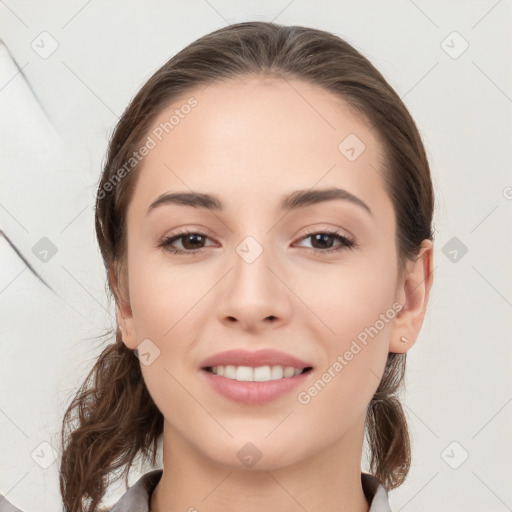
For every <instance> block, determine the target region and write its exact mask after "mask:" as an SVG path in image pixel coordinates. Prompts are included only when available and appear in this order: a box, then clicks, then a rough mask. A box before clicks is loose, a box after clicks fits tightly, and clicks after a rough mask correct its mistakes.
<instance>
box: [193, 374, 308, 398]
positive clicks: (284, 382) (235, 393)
mask: <svg viewBox="0 0 512 512" xmlns="http://www.w3.org/2000/svg"><path fill="white" fill-rule="evenodd" d="M311 372H312V370H310V371H308V372H306V373H301V374H300V375H295V376H293V377H286V378H283V379H278V380H269V381H266V382H251V381H238V380H233V379H228V378H226V377H221V376H220V375H216V374H214V373H210V372H209V371H208V370H205V369H204V368H203V369H202V370H201V373H202V374H203V375H204V376H205V377H206V379H207V381H208V383H209V384H210V385H211V386H212V388H213V389H214V390H215V391H216V392H217V393H219V394H220V395H222V396H223V397H224V398H228V399H229V400H232V401H234V402H237V403H239V404H245V405H263V404H266V403H269V402H271V401H273V400H276V399H277V398H279V397H281V396H283V395H285V394H286V393H289V392H290V391H292V390H293V389H294V388H296V387H298V386H299V385H300V384H303V383H304V380H305V379H307V378H308V377H309V375H310V373H311Z"/></svg>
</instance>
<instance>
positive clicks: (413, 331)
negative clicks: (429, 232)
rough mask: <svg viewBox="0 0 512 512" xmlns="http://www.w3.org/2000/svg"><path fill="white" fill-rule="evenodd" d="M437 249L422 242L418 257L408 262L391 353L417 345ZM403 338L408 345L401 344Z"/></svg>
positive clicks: (400, 291) (399, 289)
mask: <svg viewBox="0 0 512 512" xmlns="http://www.w3.org/2000/svg"><path fill="white" fill-rule="evenodd" d="M433 259H434V250H433V245H432V242H431V241H430V240H423V242H422V243H421V248H420V251H419V254H418V257H417V258H416V260H414V261H409V262H408V264H407V271H406V274H405V277H404V281H403V282H401V283H400V284H399V288H398V290H397V291H398V295H397V300H398V301H399V302H400V304H401V305H402V309H401V310H400V312H399V313H398V314H397V315H396V317H395V321H394V325H393V331H392V337H391V340H390V343H389V351H390V352H395V353H403V352H407V351H408V350H409V349H410V348H411V347H412V346H413V345H414V343H415V342H416V340H417V338H418V336H419V333H420V330H421V326H422V325H423V320H424V318H425V312H426V309H427V303H428V297H429V294H430V289H431V288H432V281H433V277H434V276H433V273H432V268H433ZM402 337H404V338H405V339H406V340H407V343H404V342H403V341H401V338H402Z"/></svg>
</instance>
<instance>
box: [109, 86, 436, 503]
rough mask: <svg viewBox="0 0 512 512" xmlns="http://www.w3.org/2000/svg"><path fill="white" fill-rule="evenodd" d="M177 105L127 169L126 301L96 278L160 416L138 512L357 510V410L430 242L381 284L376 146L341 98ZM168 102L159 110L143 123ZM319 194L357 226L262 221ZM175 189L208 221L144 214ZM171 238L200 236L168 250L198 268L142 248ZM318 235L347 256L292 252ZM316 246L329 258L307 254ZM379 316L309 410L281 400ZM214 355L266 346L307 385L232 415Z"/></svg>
mask: <svg viewBox="0 0 512 512" xmlns="http://www.w3.org/2000/svg"><path fill="white" fill-rule="evenodd" d="M190 96H194V97H195V98H196V99H197V101H198V105H197V106H196V107H195V108H194V109H193V110H192V111H191V113H190V114H188V116H186V117H185V118H184V119H181V120H180V124H179V125H178V126H176V127H175V128H174V129H173V131H172V132H171V133H169V134H168V135H166V136H165V138H164V139H163V140H162V141H161V142H160V143H159V144H158V145H157V147H155V148H154V149H152V150H151V151H150V152H149V154H148V155H147V156H146V157H145V158H144V160H143V162H142V167H141V168H139V170H140V175H139V176H138V180H137V183H136V187H135V190H134V195H133V197H132V200H131V202H130V204H129V207H128V211H127V241H128V242H127V251H128V253H127V254H128V264H127V277H128V284H127V286H126V287H125V288H121V287H120V286H119V283H118V281H117V280H116V278H115V276H114V275H113V274H112V273H110V274H109V277H110V279H111V283H112V285H113V286H114V287H115V289H116V290H118V291H119V294H120V297H122V298H121V299H119V300H118V303H117V318H118V323H119V326H120V328H121V332H122V334H123V341H124V343H125V344H126V346H127V347H129V348H130V349H135V348H137V346H138V345H139V344H140V343H141V342H142V341H143V340H145V339H148V338H149V339H150V340H151V342H152V343H154V345H156V346H157V347H158V349H159V350H160V355H159V356H158V357H157V358H156V359H155V360H154V361H153V362H152V363H151V364H150V365H148V366H146V365H143V364H142V363H141V369H142V372H143V376H144V379H145V382H146V384H147V387H148V389H149V392H150V394H151V396H152V397H153V399H154V401H155V403H156V405H157V407H158V408H159V410H160V411H161V412H162V414H163V416H164V437H163V458H164V470H163V475H162V479H161V481H160V482H159V484H158V485H157V487H156V489H155V491H154V493H153V495H152V498H151V512H177V511H186V510H194V509H193V508H191V507H194V508H195V509H196V510H200V511H201V512H206V511H212V512H213V511H218V510H223V511H226V512H229V511H234V510H244V511H245V512H255V511H261V510H281V511H286V512H291V511H298V510H300V511H303V510H304V509H306V510H308V511H309V512H316V511H321V510H322V511H323V510H339V511H347V512H348V511H350V512H356V511H357V512H362V511H367V510H368V508H369V505H368V502H367V501H366V499H365V496H364V493H363V490H362V486H361V456H362V443H363V432H364V430H363V429H364V419H365V413H366V407H367V405H368V403H369V401H370V400H371V398H372V396H373V394H374V392H375V390H376V389H377V386H378V384H379V380H380V377H381V375H382V372H383V370H384V367H385V362H386V356H387V354H388V352H390V351H391V352H404V351H406V350H409V349H410V348H411V347H412V346H413V345H414V342H415V341H416V338H417V336H418V334H419V331H420V328H421V325H422V323H423V318H424V315H425V309H426V305H427V301H428V295H429V291H430V287H431V284H432V273H431V272H432V244H431V243H430V242H429V241H428V240H426V241H424V242H423V244H422V248H421V251H420V255H419V257H418V259H417V260H416V262H412V261H411V262H408V264H407V268H406V273H405V274H404V275H399V272H398V264H397V258H398V254H397V249H396V245H395V236H396V233H395V229H396V222H395V216H394V211H393V205H392V202H391V200H390V198H389V197H388V195H387V193H386V190H385V188H384V183H383V181H382V177H381V176H380V174H379V172H376V170H378V169H382V163H381V158H382V148H381V146H380V144H379V141H378V139H377V138H376V134H375V132H374V131H373V130H372V129H371V128H369V127H368V126H367V125H366V123H364V120H362V119H361V118H360V116H356V115H354V112H353V111H352V109H351V108H350V107H349V105H348V104H347V103H346V102H345V101H344V100H342V99H340V98H338V97H337V96H335V95H333V94H331V93H330V92H326V91H324V90H323V89H320V88H318V87H317V86H314V85H310V84H308V83H305V82H302V81H298V80H289V81H285V80H282V79H278V78H268V77H266V78H262V77H250V78H247V77H244V78H238V79H236V80H231V81H229V82H223V83H219V84H212V85H209V86H208V87H207V88H204V87H201V88H197V89H195V90H192V91H190V93H189V94H188V95H187V97H186V98H188V97H190ZM186 98H185V99H183V98H182V99H180V101H176V102H174V103H173V104H172V105H170V106H169V107H168V108H166V109H165V110H164V111H162V112H161V114H160V116H159V117H158V119H156V120H155V123H154V126H157V125H158V124H159V123H160V122H165V121H166V120H168V119H169V117H170V115H172V113H173V111H174V109H175V108H179V107H180V105H183V103H184V102H185V101H186ZM351 133H352V134H356V135H357V137H358V138H359V139H360V140H362V141H363V142H364V144H365V145H366V149H365V151H364V152H363V153H362V154H361V155H360V156H359V157H358V158H357V159H356V160H355V161H352V162H351V161H349V160H348V159H347V158H346V157H345V156H344V155H343V154H342V153H341V152H340V151H339V150H338V145H339V144H340V142H341V141H342V140H343V139H344V138H345V137H346V136H347V135H348V134H351ZM330 186H335V187H340V188H343V189H345V190H347V191H349V192H350V193H352V194H353V195H355V196H357V197H358V198H360V199H361V200H362V201H364V202H365V203H366V204H367V205H368V206H369V208H370V209H371V211H372V214H371V215H370V214H369V213H368V212H367V211H366V210H365V209H364V208H361V207H360V206H358V205H356V204H353V203H351V202H349V201H342V200H331V201H326V202H322V203H320V204H315V205H311V206H307V207H304V208H301V209H298V210H296V211H290V212H288V213H286V214H284V213H283V212H280V211H278V209H277V206H278V203H279V201H280V199H281V198H282V196H284V195H286V194H288V193H290V192H293V191H295V190H298V189H311V188H314V189H318V188H325V187H330ZM177 191H184V192H190V191H195V192H204V193H211V194H215V195H217V196H219V198H220V199H221V200H222V201H223V203H225V209H224V211H222V212H220V211H216V212H213V211H208V210H206V209H200V208H193V207H191V206H183V205H165V206H161V207H159V208H156V209H155V210H154V211H153V212H152V213H151V214H149V215H146V210H147V208H148V206H149V205H150V204H151V203H152V202H153V201H154V200H155V199H156V198H157V197H158V196H160V195H161V194H162V193H164V192H177ZM185 228H188V229H189V230H190V231H191V232H197V231H199V232H202V233H205V234H206V235H207V237H208V238H207V239H206V240H205V241H203V242H202V243H199V244H198V242H197V241H196V242H195V244H196V245H193V243H190V238H187V237H185V238H181V239H178V240H177V241H175V242H174V244H173V246H174V247H175V248H179V249H181V250H189V251H190V250H192V249H193V248H194V247H197V248H201V247H202V249H201V252H200V253H197V254H192V255H191V254H185V255H175V254H172V253H170V252H168V251H166V250H165V248H161V247H158V243H159V242H160V241H161V240H162V239H163V238H165V237H166V236H167V237H169V236H171V235H173V234H175V233H176V232H177V231H178V230H180V229H185ZM326 230H327V231H333V230H335V231H339V232H340V233H341V234H342V235H343V236H346V237H348V238H350V239H352V240H353V241H354V242H355V243H356V246H355V247H354V248H351V249H349V248H346V247H343V246H341V245H340V242H339V241H338V240H336V239H328V240H327V245H325V244H324V245H321V244H318V243H317V244H315V242H314V239H313V238H312V237H311V236H309V237H306V235H307V233H308V232H310V231H312V232H314V233H322V232H325V231H326ZM249 235H250V236H252V237H254V239H255V240H256V241H257V242H258V244H260V246H261V248H262V249H263V252H262V254H261V255H260V256H259V257H258V258H257V259H256V260H255V261H254V262H252V263H247V262H246V261H245V260H244V259H243V258H241V257H240V256H239V254H238V253H237V251H236V249H237V247H238V246H239V244H240V243H241V242H242V241H243V240H244V239H245V238H246V237H247V236H249ZM329 240H330V241H329ZM187 242H188V244H187ZM192 242H193V241H192ZM334 247H338V248H339V249H340V250H339V251H337V252H332V253H326V252H325V251H326V250H328V249H329V248H334ZM308 249H317V253H316V254H311V253H308ZM322 251H323V252H322ZM395 302H398V303H400V304H401V305H402V306H403V309H402V311H401V312H400V313H399V314H398V315H396V316H395V317H394V318H393V319H392V320H391V321H389V322H388V323H386V324H385V327H384V328H383V329H381V330H380V331H379V333H378V335H377V336H375V337H374V338H373V339H371V338H370V341H369V342H368V344H367V345H366V346H365V347H364V348H363V349H362V350H361V351H360V352H359V353H358V354H357V356H355V357H354V358H353V359H352V360H351V361H350V362H349V363H348V364H347V365H346V366H345V367H344V368H343V370H342V371H341V372H340V373H338V374H337V375H336V377H335V378H333V379H332V380H331V382H329V384H328V385H327V386H325V388H324V389H323V390H322V391H321V392H319V393H318V394H317V396H315V397H314V398H312V399H311V401H310V402H309V403H308V404H301V403H299V401H298V399H297V395H298V393H299V392H300V391H303V390H307V389H308V387H309V386H311V385H312V383H313V382H315V381H316V380H317V379H318V378H319V377H320V376H321V374H322V373H323V372H325V371H326V370H327V369H328V368H329V367H330V366H332V364H333V363H334V362H335V361H336V358H337V356H338V355H340V354H341V355H342V354H344V353H345V351H346V350H348V349H349V348H350V345H351V342H352V341H353V340H354V339H355V338H356V336H357V335H358V334H359V333H360V332H361V331H363V330H364V328H365V327H368V326H371V325H374V324H375V322H376V320H378V319H379V315H380V314H382V313H385V312H386V311H387V310H388V309H389V308H391V306H392V304H393V303H395ZM269 316H273V319H271V320H269V319H268V318H267V317H269ZM401 336H405V337H406V338H407V339H408V341H409V342H408V343H407V344H405V343H402V342H401V341H400V337H401ZM232 348H243V349H247V350H257V349H260V348H274V349H277V350H280V351H283V352H287V353H290V354H293V355H296V356H297V357H299V358H302V359H304V360H306V361H309V362H311V364H312V366H314V370H313V372H310V374H309V376H308V378H307V380H306V383H305V384H304V385H303V386H300V388H298V389H297V390H294V391H292V392H290V393H288V394H286V395H284V396H283V397H280V398H279V399H277V400H275V401H273V402H271V403H268V404H266V405H257V406H254V405H240V404H237V403H234V402H232V401H230V400H227V399H226V398H224V397H222V396H220V395H218V394H217V393H216V392H215V391H214V390H213V389H212V388H211V387H210V386H209V385H208V383H207V381H206V379H205V378H204V375H203V374H202V373H201V370H200V367H201V362H202V361H203V360H204V359H205V358H206V357H209V356H211V355H213V354H215V353H218V352H221V351H224V350H228V349H232ZM248 442H251V443H253V444H254V445H255V446H256V447H257V449H258V450H259V452H261V459H260V460H259V461H258V462H257V464H255V465H254V466H253V467H251V468H248V467H247V466H245V465H244V464H243V463H242V462H241V461H240V460H239V458H238V457H237V452H238V451H239V450H240V449H241V448H242V447H243V446H244V445H245V444H246V443H248Z"/></svg>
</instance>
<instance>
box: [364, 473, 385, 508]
mask: <svg viewBox="0 0 512 512" xmlns="http://www.w3.org/2000/svg"><path fill="white" fill-rule="evenodd" d="M361 484H362V486H363V491H364V494H365V496H366V499H367V500H368V503H369V504H370V509H369V510H368V512H391V508H390V506H389V500H388V491H387V490H386V488H385V487H384V486H383V485H382V483H381V481H380V480H379V479H378V478H377V477H375V476H373V475H371V474H370V473H365V472H363V471H362V472H361Z"/></svg>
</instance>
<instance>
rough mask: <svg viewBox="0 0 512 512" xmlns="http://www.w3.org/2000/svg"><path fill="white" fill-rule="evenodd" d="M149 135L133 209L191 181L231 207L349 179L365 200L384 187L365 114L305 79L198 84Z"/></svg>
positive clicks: (166, 112) (348, 187)
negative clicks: (238, 203) (148, 149)
mask: <svg viewBox="0 0 512 512" xmlns="http://www.w3.org/2000/svg"><path fill="white" fill-rule="evenodd" d="M147 136H148V137H149V138H150V139H151V141H152V143H151V146H152V148H151V149H150V151H149V152H148V154H147V155H146V156H145V157H144V158H143V161H142V163H141V165H140V166H139V169H138V172H140V173H141V174H140V176H139V178H138V180H137V186H136V190H135V194H134V198H133V201H132V203H134V206H133V208H132V206H130V208H131V209H139V210H140V209H141V208H142V207H143V206H145V207H146V208H147V206H148V205H149V203H150V202H151V201H153V200H154V199H155V197H156V196H158V195H160V194H162V193H163V192H172V191H187V190H188V191H190V190H194V191H198V192H208V193H215V195H219V196H221V197H223V202H224V203H225V204H226V206H227V207H228V208H229V207H230V206H232V207H236V206H238V205H237V204H235V203H237V202H239V201H244V203H245V204H246V203H247V201H254V202H255V203H258V202H259V204H260V205H263V203H264V202H268V201H269V200H270V199H271V198H272V197H275V199H276V200H277V198H280V197H282V196H283V195H284V194H286V193H289V192H291V191H293V190H297V189H305V188H313V187H315V186H318V187H321V188H324V187H331V186H336V187H342V188H344V189H346V190H348V191H349V192H351V193H353V194H354V195H357V196H359V197H361V199H363V200H364V201H365V202H372V201H373V202H374V201H375V197H373V200H372V196H376V195H377V196H379V195H380V196H382V194H384V189H383V182H382V179H381V176H380V174H381V173H382V155H383V152H382V148H381V146H380V144H379V142H378V140H377V139H376V137H375V135H374V133H373V131H372V129H371V127H370V126H368V124H367V123H366V121H365V119H364V117H363V116H361V115H360V114H359V113H357V112H356V111H355V110H354V109H353V108H352V107H351V106H350V105H349V103H348V102H347V101H346V100H344V99H343V98H341V97H339V96H337V95H335V94H334V93H331V92H329V91H326V90H324V89H322V88H320V87H318V86H315V85H312V84H309V83H307V82H303V81H300V80H292V79H288V78H287V79H281V78H271V77H240V78H237V79H232V80H229V81H223V82H214V83H212V84H210V85H208V86H205V85H202V86H199V87H196V88H194V89H191V90H190V91H188V92H187V93H186V94H184V95H182V96H181V97H180V98H179V99H176V100H175V101H173V103H172V104H170V105H168V106H167V107H166V108H165V109H164V110H162V111H161V112H160V113H159V115H158V116H157V117H156V118H155V120H154V122H153V124H152V125H151V128H150V130H149V131H148V133H147ZM147 140H149V139H147ZM364 198H366V199H364ZM261 207H262V206H261ZM139 213H142V210H140V211H139Z"/></svg>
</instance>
